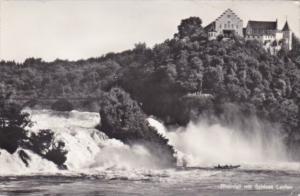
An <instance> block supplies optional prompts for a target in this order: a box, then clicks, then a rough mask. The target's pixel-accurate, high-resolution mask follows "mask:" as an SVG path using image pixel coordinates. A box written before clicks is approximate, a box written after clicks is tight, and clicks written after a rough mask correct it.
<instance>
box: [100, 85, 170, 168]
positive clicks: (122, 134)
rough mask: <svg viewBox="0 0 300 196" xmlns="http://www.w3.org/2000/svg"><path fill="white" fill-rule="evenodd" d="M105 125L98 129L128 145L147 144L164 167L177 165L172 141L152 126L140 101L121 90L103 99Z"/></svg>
mask: <svg viewBox="0 0 300 196" xmlns="http://www.w3.org/2000/svg"><path fill="white" fill-rule="evenodd" d="M100 116H101V122H100V126H99V127H98V128H99V129H100V130H101V131H102V132H104V133H105V134H106V135H107V136H108V137H112V138H117V139H119V140H121V141H123V142H124V143H126V144H129V145H134V144H140V145H144V146H145V147H146V148H147V149H148V150H149V151H150V152H151V154H152V155H154V156H155V157H156V158H157V159H158V160H160V163H161V164H162V166H163V167H169V166H174V165H175V162H176V160H175V158H174V156H173V154H174V149H173V148H172V147H171V146H170V145H168V140H167V139H165V138H163V137H162V136H161V135H160V134H158V133H157V131H156V130H155V129H154V128H152V127H150V126H149V124H148V122H147V121H146V115H145V114H144V113H143V112H142V110H141V108H140V107H139V105H138V104H137V102H136V101H134V100H132V99H131V97H130V96H129V94H128V93H126V92H125V91H123V90H122V89H120V88H113V89H111V90H110V92H108V93H106V94H105V95H104V97H103V100H101V109H100Z"/></svg>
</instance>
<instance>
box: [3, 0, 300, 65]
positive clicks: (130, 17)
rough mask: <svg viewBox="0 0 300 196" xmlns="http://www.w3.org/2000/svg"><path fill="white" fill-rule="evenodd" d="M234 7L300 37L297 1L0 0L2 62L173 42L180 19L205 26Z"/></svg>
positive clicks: (93, 54) (98, 53)
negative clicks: (197, 19)
mask: <svg viewBox="0 0 300 196" xmlns="http://www.w3.org/2000/svg"><path fill="white" fill-rule="evenodd" d="M227 8H231V9H232V10H233V11H234V12H235V13H236V14H237V15H238V16H240V18H242V19H243V20H244V26H246V24H247V21H248V20H249V19H251V20H273V21H274V20H276V18H277V19H278V22H279V28H282V26H283V24H284V22H285V19H286V18H287V19H288V22H289V24H290V27H291V29H292V30H293V32H294V33H296V35H297V36H299V35H300V2H299V1H267V0H265V1H245V0H244V1H237V0H235V1H221V0H219V1H202V0H144V1H143V0H98V1H97V0H81V1H80V0H73V1H71V0H56V1H54V0H0V58H1V59H4V60H16V61H18V62H20V61H23V60H24V59H26V58H28V57H37V58H38V57H40V58H43V59H44V60H46V61H52V60H54V59H56V58H60V59H69V60H77V59H82V58H89V57H97V56H101V55H103V54H105V53H107V52H111V51H113V52H119V51H122V50H126V49H131V48H133V46H134V44H135V43H138V42H146V44H147V45H148V46H153V45H154V44H155V43H160V42H163V41H164V40H165V39H167V38H171V37H172V36H173V34H174V33H176V31H177V26H178V24H179V23H180V20H181V19H183V18H187V17H190V16H198V17H200V18H201V19H202V21H203V24H204V25H206V24H208V23H210V22H211V21H213V20H214V19H216V18H217V17H218V16H219V15H220V14H221V13H222V12H223V11H224V10H225V9H227Z"/></svg>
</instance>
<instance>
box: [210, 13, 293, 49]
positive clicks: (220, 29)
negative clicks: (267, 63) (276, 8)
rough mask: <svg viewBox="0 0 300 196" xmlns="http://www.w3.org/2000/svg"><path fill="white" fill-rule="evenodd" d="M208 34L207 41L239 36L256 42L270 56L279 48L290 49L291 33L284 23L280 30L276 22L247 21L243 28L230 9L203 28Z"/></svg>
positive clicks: (241, 21) (241, 22)
mask: <svg viewBox="0 0 300 196" xmlns="http://www.w3.org/2000/svg"><path fill="white" fill-rule="evenodd" d="M204 29H205V30H206V31H207V33H208V39H209V40H213V39H216V38H217V36H219V35H223V36H224V37H227V38H228V37H230V36H231V35H233V34H234V35H239V36H241V37H244V38H245V39H246V40H253V39H255V40H258V41H260V42H261V43H262V44H263V46H264V48H265V49H266V50H267V51H268V52H270V53H271V54H276V53H277V52H278V51H279V50H280V49H281V48H283V47H284V48H285V49H287V50H291V49H292V31H291V30H290V27H289V25H288V22H287V21H286V22H285V24H284V26H283V28H282V29H281V30H279V29H278V23H277V20H276V21H252V20H250V21H248V23H247V26H246V28H243V20H242V19H240V18H239V17H238V16H237V15H236V14H235V13H234V12H233V11H232V10H231V9H227V10H226V11H225V12H223V13H222V14H221V16H219V17H218V18H217V19H216V20H215V21H213V22H211V23H210V24H209V25H207V26H206V27H204Z"/></svg>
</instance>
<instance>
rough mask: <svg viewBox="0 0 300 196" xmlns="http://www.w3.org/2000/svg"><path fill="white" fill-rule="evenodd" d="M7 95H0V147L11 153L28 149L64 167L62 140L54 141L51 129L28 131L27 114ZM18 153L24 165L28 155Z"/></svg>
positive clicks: (64, 154)
mask: <svg viewBox="0 0 300 196" xmlns="http://www.w3.org/2000/svg"><path fill="white" fill-rule="evenodd" d="M9 96H10V94H8V95H4V94H1V95H0V120H1V124H0V148H1V149H5V150H6V151H7V152H9V153H11V154H13V153H15V152H16V150H17V149H18V148H23V149H29V150H31V151H33V152H34V153H36V154H39V155H41V156H42V157H43V158H46V159H48V160H49V161H52V162H54V163H55V164H57V165H58V166H59V167H60V168H64V167H65V166H64V165H63V163H64V162H65V161H66V153H67V151H66V150H65V149H64V143H63V142H62V141H58V142H55V141H54V133H53V132H52V131H51V130H40V131H39V132H38V133H31V134H30V133H29V132H28V131H27V129H26V128H28V127H30V126H31V125H32V122H31V120H30V118H29V114H28V113H26V112H22V107H20V106H19V105H18V104H16V103H13V102H10V101H9ZM18 154H19V156H20V158H21V159H22V161H23V162H24V164H25V165H26V166H28V165H29V162H28V161H29V160H30V157H29V156H28V155H27V154H26V152H25V151H24V150H19V151H18Z"/></svg>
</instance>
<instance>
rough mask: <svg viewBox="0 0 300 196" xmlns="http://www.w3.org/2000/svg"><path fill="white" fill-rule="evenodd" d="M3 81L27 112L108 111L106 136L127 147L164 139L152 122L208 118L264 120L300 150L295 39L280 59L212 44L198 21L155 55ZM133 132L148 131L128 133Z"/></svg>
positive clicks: (14, 67)
mask: <svg viewBox="0 0 300 196" xmlns="http://www.w3.org/2000/svg"><path fill="white" fill-rule="evenodd" d="M0 78H1V83H0V88H1V91H2V92H12V95H11V100H12V101H13V100H15V101H17V102H18V103H19V104H23V105H26V106H30V107H35V108H51V107H52V108H57V109H58V110H59V108H61V107H59V105H62V106H63V105H66V104H60V103H67V102H68V107H67V108H69V109H73V108H75V109H79V110H87V111H97V112H99V111H100V113H101V117H103V119H101V120H102V125H101V126H102V129H105V128H109V129H110V131H106V134H107V135H109V136H112V137H117V138H120V139H122V138H123V141H125V142H127V143H132V139H128V137H129V135H130V134H131V136H132V134H134V135H135V136H136V135H139V136H138V138H139V141H142V140H147V141H149V140H151V139H149V138H156V137H157V136H156V135H153V133H152V131H151V130H148V129H147V128H145V124H144V123H146V122H143V123H142V124H136V121H137V120H139V121H140V120H142V118H145V116H146V115H154V116H156V117H158V118H160V119H162V120H163V121H164V122H165V123H166V124H169V125H186V124H187V123H188V122H189V121H190V120H197V119H198V118H199V117H200V116H203V115H205V116H206V117H216V118H219V119H221V120H222V121H223V122H224V123H227V124H230V123H232V121H233V120H236V117H240V121H241V122H242V123H243V121H245V119H247V117H250V116H257V117H259V118H260V119H264V120H267V121H270V122H273V123H276V124H278V125H280V126H281V127H282V129H283V130H284V132H285V135H286V141H287V142H288V144H289V145H290V146H291V147H295V146H298V145H299V144H300V41H299V39H298V38H296V37H295V36H293V49H292V50H291V51H284V50H281V51H279V52H278V54H277V55H276V56H273V55H270V54H269V53H268V52H266V51H265V50H264V49H263V47H262V45H261V43H260V42H258V41H255V40H253V41H245V40H244V38H242V37H239V36H235V35H233V36H232V37H231V38H229V39H228V38H223V37H222V36H219V37H218V38H217V39H216V40H212V41H209V40H208V38H207V33H206V32H205V31H204V29H203V27H202V21H201V19H200V18H198V17H190V18H187V19H184V20H182V21H181V23H180V25H179V26H178V32H177V33H176V34H174V37H173V38H171V39H167V40H166V41H164V42H163V43H160V44H156V45H155V46H154V47H153V48H148V47H147V46H146V44H145V43H138V44H136V45H135V48H134V49H132V50H127V51H124V52H121V53H108V54H106V55H104V56H101V57H99V58H90V59H86V60H79V61H67V60H59V59H57V60H55V61H53V62H44V61H43V60H42V59H38V58H28V59H26V60H25V61H24V62H23V63H15V62H13V61H1V62H0ZM120 97H121V98H120ZM56 100H58V102H55V101H56ZM116 103H118V104H116ZM62 110H63V109H62ZM116 111H119V112H116ZM136 112H138V114H133V113H136ZM116 116H118V118H117V117H116ZM242 117H246V118H242ZM120 118H121V119H122V122H123V123H119V122H117V121H118V120H119V119H120ZM107 119H109V120H107ZM135 125H136V126H135ZM124 127H127V128H124ZM133 127H138V128H141V129H143V130H147V131H145V134H143V133H141V132H140V131H138V130H136V129H134V130H132V131H128V129H129V128H133ZM100 129H101V127H100ZM121 132H126V134H125V135H124V136H122V134H121ZM128 134H129V135H128ZM135 136H134V137H135ZM124 137H125V138H127V139H124ZM153 142H154V143H167V141H162V140H159V141H155V140H153ZM166 150H167V151H170V152H172V149H171V148H169V149H166Z"/></svg>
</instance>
